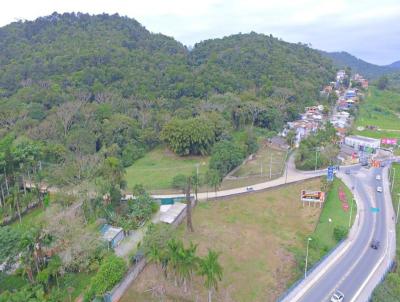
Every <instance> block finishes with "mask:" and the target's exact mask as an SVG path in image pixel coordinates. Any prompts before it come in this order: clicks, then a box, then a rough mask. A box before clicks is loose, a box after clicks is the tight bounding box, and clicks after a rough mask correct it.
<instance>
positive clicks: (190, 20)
mask: <svg viewBox="0 0 400 302" xmlns="http://www.w3.org/2000/svg"><path fill="white" fill-rule="evenodd" d="M54 11H57V12H59V13H63V12H78V11H79V12H85V13H91V14H98V13H103V12H105V13H110V14H113V13H119V14H120V15H124V16H128V17H132V18H135V19H136V20H138V21H139V22H140V23H141V24H142V25H144V26H145V27H146V28H147V29H148V30H150V31H152V32H160V33H163V34H166V35H169V36H172V37H174V38H175V39H177V40H178V41H180V42H182V43H183V44H185V45H188V46H189V45H194V44H195V43H196V42H199V41H201V40H205V39H208V38H217V37H223V36H226V35H230V34H235V33H238V32H242V33H247V32H250V31H255V32H258V33H265V34H272V35H274V36H275V37H279V38H282V39H283V40H286V41H289V42H303V43H311V44H312V46H313V47H314V48H318V49H323V50H327V51H341V50H344V51H348V52H350V53H351V54H354V55H356V56H357V57H360V58H362V59H364V60H366V61H369V62H371V63H375V64H388V63H391V62H393V61H397V60H400V0H379V1H377V0H329V1H325V0H194V1H192V0H142V1H137V0H63V1H60V0H12V1H7V4H5V3H2V7H1V10H0V26H3V25H6V24H9V23H11V22H13V21H16V20H20V19H26V20H34V19H36V18H37V17H40V16H46V15H49V14H51V13H53V12H54ZM0 43H1V41H0Z"/></svg>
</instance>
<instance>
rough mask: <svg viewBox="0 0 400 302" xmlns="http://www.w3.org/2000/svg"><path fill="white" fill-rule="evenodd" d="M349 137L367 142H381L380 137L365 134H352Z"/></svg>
mask: <svg viewBox="0 0 400 302" xmlns="http://www.w3.org/2000/svg"><path fill="white" fill-rule="evenodd" d="M348 138H350V139H357V140H359V141H363V142H366V143H376V142H380V140H379V139H376V138H370V137H365V136H360V135H350V136H348Z"/></svg>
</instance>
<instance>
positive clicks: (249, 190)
mask: <svg viewBox="0 0 400 302" xmlns="http://www.w3.org/2000/svg"><path fill="white" fill-rule="evenodd" d="M246 191H247V192H251V191H254V189H253V187H247V188H246Z"/></svg>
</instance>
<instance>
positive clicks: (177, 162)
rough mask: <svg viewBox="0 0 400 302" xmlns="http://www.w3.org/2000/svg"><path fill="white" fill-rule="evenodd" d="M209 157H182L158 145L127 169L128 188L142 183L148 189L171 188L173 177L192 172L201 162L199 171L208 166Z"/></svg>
mask: <svg viewBox="0 0 400 302" xmlns="http://www.w3.org/2000/svg"><path fill="white" fill-rule="evenodd" d="M208 160H209V158H208V157H201V156H186V157H180V156H177V155H175V154H174V153H173V152H171V151H169V150H168V149H167V148H165V147H158V148H156V149H154V150H152V151H150V152H149V153H147V154H146V155H145V156H144V157H143V158H141V159H139V160H137V161H136V162H135V163H134V164H133V165H132V166H130V167H128V168H127V169H126V181H127V185H128V189H132V187H133V186H134V185H136V184H142V185H143V186H144V187H145V188H146V189H147V190H162V189H170V188H171V183H172V179H173V178H174V177H175V176H176V175H178V174H186V175H188V174H190V173H192V172H193V171H195V170H196V164H200V166H199V172H200V173H205V172H206V170H207V168H208Z"/></svg>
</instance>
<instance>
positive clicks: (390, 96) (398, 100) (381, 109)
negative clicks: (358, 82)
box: [355, 86, 400, 138]
mask: <svg viewBox="0 0 400 302" xmlns="http://www.w3.org/2000/svg"><path fill="white" fill-rule="evenodd" d="M368 125H371V126H376V127H378V128H380V129H381V131H371V130H364V131H358V130H355V133H356V134H360V135H364V136H369V137H374V138H383V137H389V138H400V131H399V132H395V131H386V130H400V94H399V93H397V92H394V91H390V90H384V91H381V90H378V89H377V88H376V87H373V86H372V87H370V89H369V91H368V95H367V97H366V99H365V100H364V101H363V102H361V104H360V110H359V112H358V116H357V119H356V121H355V128H357V127H358V126H362V127H365V126H368Z"/></svg>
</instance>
